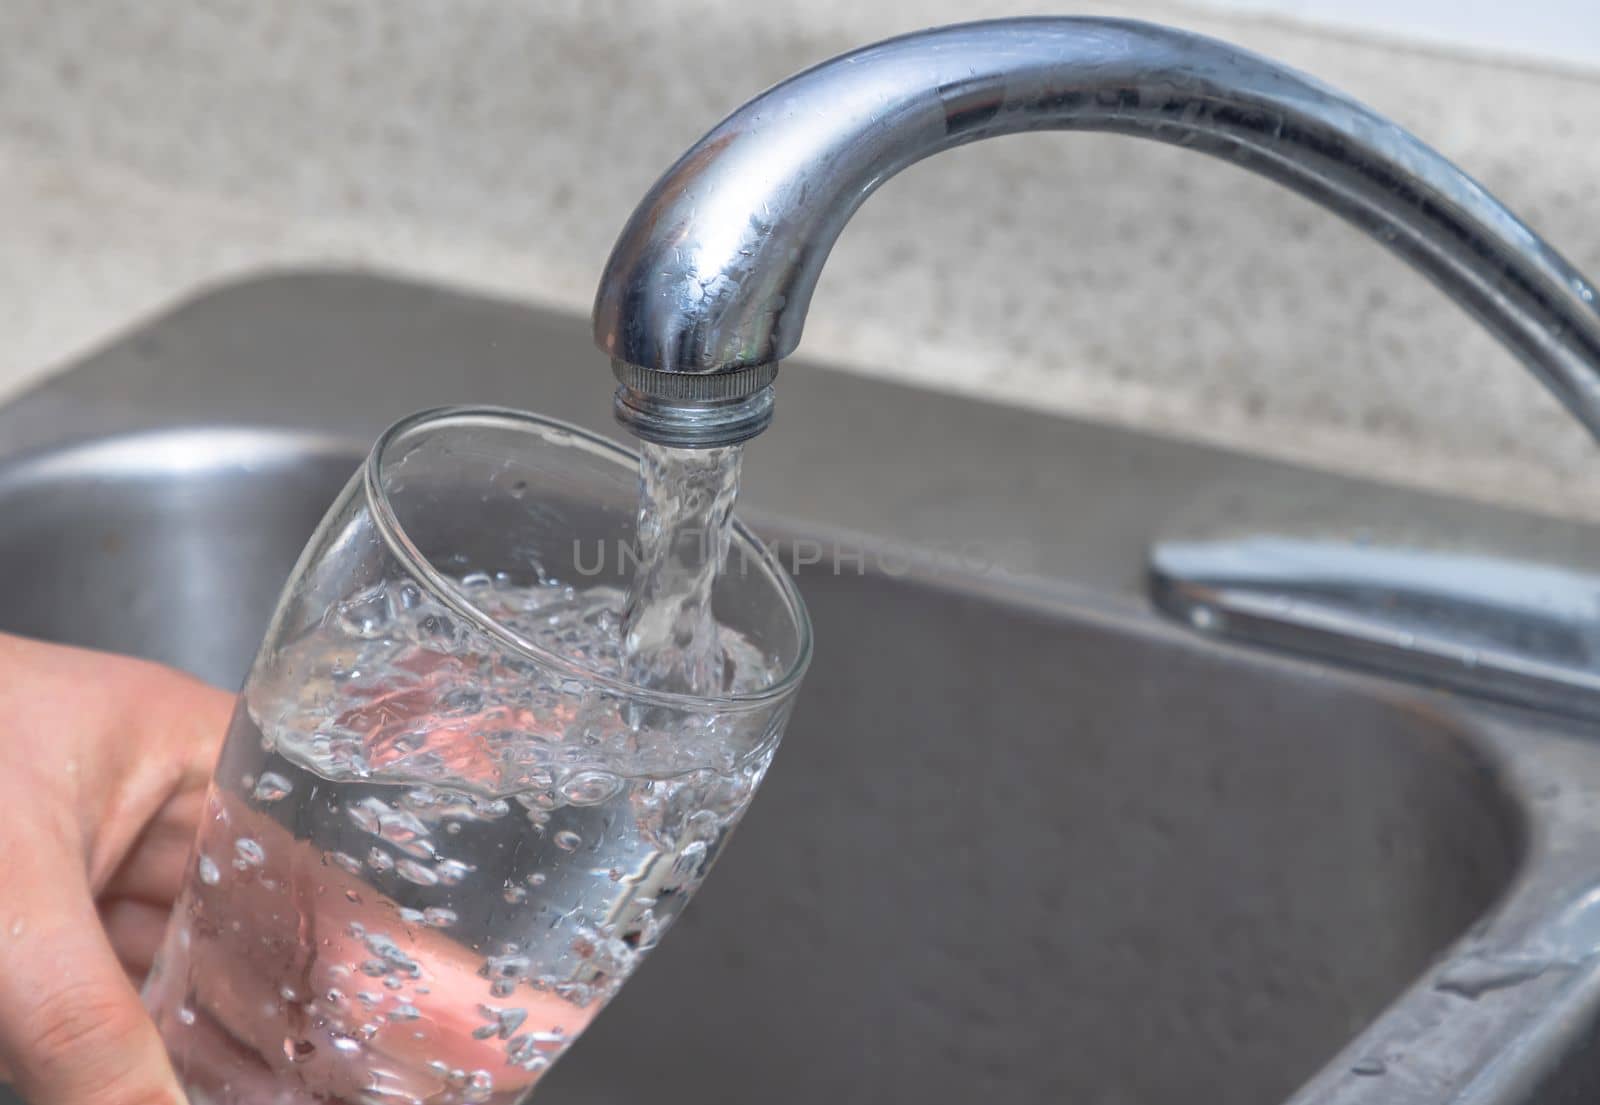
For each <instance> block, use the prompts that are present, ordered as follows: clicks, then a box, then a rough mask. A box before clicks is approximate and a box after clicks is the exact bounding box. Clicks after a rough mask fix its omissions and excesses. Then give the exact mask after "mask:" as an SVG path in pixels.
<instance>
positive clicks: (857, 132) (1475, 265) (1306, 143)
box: [594, 18, 1600, 447]
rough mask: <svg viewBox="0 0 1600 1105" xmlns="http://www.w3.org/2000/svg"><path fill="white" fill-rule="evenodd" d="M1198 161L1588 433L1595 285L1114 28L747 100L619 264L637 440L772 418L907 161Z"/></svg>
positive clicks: (1487, 222)
mask: <svg viewBox="0 0 1600 1105" xmlns="http://www.w3.org/2000/svg"><path fill="white" fill-rule="evenodd" d="M1046 129H1050V130H1090V131H1111V132H1115V133H1119V134H1128V135H1135V136H1139V137H1144V138H1154V139H1157V140H1159V141H1163V142H1170V143H1174V144H1176V145H1181V146H1188V147H1190V148H1192V149H1196V150H1200V151H1202V152H1205V153H1209V154H1212V155H1215V156H1218V157H1222V158H1225V159H1227V160H1229V161H1232V162H1234V163H1236V164H1238V165H1241V166H1243V167H1245V168H1248V169H1253V170H1255V171H1256V172H1258V173H1261V174H1262V175H1264V176H1267V177H1270V178H1272V179H1273V180H1276V181H1278V182H1280V183H1282V184H1285V185H1287V186H1288V187H1290V188H1293V189H1294V190H1295V191H1297V192H1300V193H1301V194H1303V195H1306V196H1308V197H1310V198H1311V199H1313V200H1315V201H1316V202H1318V203H1320V204H1322V205H1323V206H1324V207H1327V208H1329V209H1331V210H1333V211H1335V212H1337V213H1338V214H1340V215H1342V216H1344V217H1345V218H1346V219H1348V220H1349V221H1350V222H1352V223H1354V224H1355V225H1357V226H1359V227H1361V228H1362V229H1363V230H1365V231H1367V233H1369V234H1371V235H1372V236H1373V237H1375V238H1377V239H1378V240H1379V241H1381V242H1383V243H1384V244H1385V245H1387V246H1388V247H1389V248H1390V249H1391V250H1392V251H1394V252H1395V253H1397V254H1399V255H1400V256H1401V257H1402V258H1404V259H1405V260H1407V261H1408V262H1410V263H1411V264H1412V265H1413V266H1415V267H1416V268H1417V269H1418V270H1420V271H1421V272H1423V273H1425V274H1426V275H1427V276H1428V277H1430V278H1431V279H1432V280H1433V281H1434V282H1435V283H1436V284H1438V285H1439V286H1440V287H1441V288H1443V289H1444V290H1445V292H1446V293H1448V294H1449V295H1450V296H1451V297H1452V298H1453V299H1455V300H1456V301H1457V302H1458V303H1460V304H1461V305H1462V306H1463V307H1465V308H1466V309H1467V310H1468V311H1469V312H1471V313H1472V314H1473V315H1475V316H1476V317H1477V318H1478V320H1479V321H1480V322H1482V323H1483V324H1484V325H1485V326H1487V327H1488V328H1489V330H1490V331H1492V332H1493V333H1494V334H1495V335H1496V336H1497V337H1498V338H1499V339H1500V341H1501V342H1502V343H1503V344H1504V345H1505V346H1506V347H1507V348H1508V349H1510V350H1511V351H1512V352H1513V353H1515V354H1516V355H1517V357H1518V358H1519V359H1521V360H1522V362H1523V363H1524V364H1526V365H1527V366H1528V368H1529V369H1531V370H1532V371H1533V372H1534V374H1535V375H1537V376H1538V377H1539V378H1540V379H1541V380H1542V381H1544V383H1545V385H1546V386H1547V387H1549V388H1550V390H1551V391H1553V392H1554V393H1555V394H1556V396H1557V397H1558V398H1559V399H1560V400H1561V401H1562V402H1563V403H1564V404H1566V406H1567V407H1568V409H1570V410H1571V411H1572V413H1573V414H1574V415H1576V416H1577V417H1578V418H1579V419H1580V420H1581V421H1582V422H1583V423H1584V425H1585V426H1587V427H1588V428H1589V430H1590V432H1591V433H1593V434H1594V435H1595V436H1596V437H1597V438H1600V310H1597V306H1596V295H1597V293H1596V291H1595V289H1594V286H1593V285H1592V284H1591V283H1589V282H1588V281H1587V280H1585V279H1584V277H1583V276H1582V275H1581V274H1580V273H1578V272H1577V271H1576V270H1575V269H1574V268H1573V267H1572V266H1571V265H1570V264H1568V263H1567V262H1566V261H1565V260H1564V259H1563V258H1562V257H1561V256H1560V255H1558V254H1557V253H1556V252H1555V250H1553V249H1552V248H1551V247H1550V246H1548V245H1547V244H1545V243H1544V242H1543V241H1542V240H1541V239H1540V238H1539V237H1538V235H1536V234H1535V233H1534V232H1533V231H1532V230H1530V229H1529V228H1528V227H1527V226H1526V225H1525V224H1524V223H1522V222H1521V221H1520V220H1518V219H1517V218H1516V216H1514V215H1513V214H1511V212H1510V211H1508V210H1506V208H1505V207H1503V206H1502V205H1501V204H1500V203H1499V202H1498V201H1497V200H1495V199H1494V197H1492V196H1491V195H1489V193H1488V192H1486V191H1485V190H1484V189H1483V188H1482V187H1480V186H1479V185H1478V184H1477V183H1475V182H1474V181H1473V180H1472V179H1471V178H1470V177H1468V176H1467V175H1466V174H1465V173H1463V172H1462V171H1461V170H1460V169H1458V168H1456V167H1455V166H1454V165H1452V164H1451V163H1450V162H1449V161H1447V160H1445V159H1444V158H1443V157H1441V156H1440V155H1439V154H1437V153H1435V152H1434V151H1433V150H1432V149H1430V148H1428V147H1427V146H1425V145H1424V144H1423V143H1421V142H1420V141H1418V140H1417V139H1416V138H1414V137H1412V136H1411V135H1410V134H1409V133H1407V132H1406V131H1405V130H1403V129H1401V128H1400V127H1398V126H1396V125H1395V124H1394V123H1391V122H1389V121H1388V120H1386V119H1384V118H1383V117H1382V116H1379V115H1377V114H1375V113H1373V112H1372V111H1370V110H1369V109H1367V108H1365V107H1363V106H1361V105H1360V104H1358V103H1356V102H1355V101H1353V100H1351V99H1350V98H1348V97H1346V96H1344V95H1342V94H1340V93H1339V92H1336V91H1334V90H1333V89H1331V88H1328V87H1327V86H1325V85H1323V84H1321V83H1320V82H1318V81H1315V80H1313V79H1311V78H1309V77H1307V76H1305V75H1303V74H1300V73H1297V72H1295V71H1294V70H1292V69H1289V68H1287V67H1285V66H1282V65H1279V64H1277V63H1275V62H1272V61H1269V60H1267V59H1265V58H1261V57H1258V56H1256V55H1255V54H1252V53H1249V52H1247V51H1245V50H1241V49H1238V48H1236V47H1233V46H1229V45H1227V44H1225V43H1221V42H1217V41H1215V40H1212V39H1208V38H1204V37H1201V36H1199V35H1194V34H1189V33H1186V32H1183V31H1177V30H1173V29H1170V28H1166V27H1160V26H1155V25H1152V24H1148V23H1138V22H1131V21H1126V20H1116V19H1092V18H1040V19H1006V20H998V21H994V22H986V23H972V24H966V25H961V26H953V27H944V28H939V29H935V30H931V31H925V32H920V33H917V34H911V35H906V36H904V37H901V38H895V39H890V40H889V41H887V42H882V43H879V44H877V45H874V46H868V47H865V48H864V49H861V50H857V51H855V52H854V53H850V54H846V55H844V56H842V57H839V58H835V59H834V60H832V61H828V62H824V63H823V64H821V65H819V66H817V67H815V68H813V69H810V70H808V71H806V72H804V73H801V74H800V75H798V76H796V77H793V78H791V79H790V80H787V81H785V82H784V83H782V84H779V85H777V86H776V87H775V88H772V89H771V90H769V91H767V92H765V93H763V94H762V95H760V96H758V97H756V98H755V99H754V100H751V101H750V102H749V103H747V104H746V105H745V106H743V107H742V108H740V109H739V110H737V111H735V112H734V113H733V114H732V115H730V116H729V117H728V118H727V119H725V120H724V121H723V122H721V123H720V124H718V125H717V126H716V128H714V129H713V130H712V131H711V132H710V133H709V134H707V135H706V136H705V137H704V138H702V139H701V140H700V141H699V142H698V143H696V144H695V146H694V147H693V148H691V149H690V150H689V151H688V152H687V153H686V154H684V155H683V157H682V158H680V159H679V161H678V162H677V164H675V165H673V166H672V168H670V169H668V170H667V173H666V175H665V176H663V177H662V178H661V179H660V180H659V181H658V182H657V183H656V184H655V186H654V187H653V188H651V190H650V192H649V194H648V195H646V196H645V198H644V200H643V201H642V202H641V203H640V205H639V207H638V208H637V209H636V210H635V211H634V213H633V216H632V218H631V219H630V220H629V221H628V224H627V226H626V227H625V228H624V229H623V231H622V234H621V236H620V237H619V238H618V240H617V244H616V246H615V247H614V248H613V250H612V253H611V257H610V260H609V261H608V263H607V265H606V269H605V273H604V275H603V277H602V279H601V282H600V289H599V294H598V296H597V298H596V300H595V308H594V333H595V340H596V341H597V343H598V344H599V345H600V348H601V349H603V350H605V351H606V352H607V353H609V354H610V356H611V358H612V366H613V371H614V372H615V374H616V377H617V380H618V384H619V387H618V390H617V395H616V413H617V416H618V418H619V419H620V421H621V422H622V423H623V424H624V425H626V426H627V427H628V428H629V429H630V430H631V431H632V432H633V433H635V434H636V435H638V436H639V437H641V438H644V439H646V440H649V441H654V442H658V443H661V444H668V445H678V446H684V447H711V446H718V445H728V444H733V443H735V442H738V441H743V440H745V439H748V438H750V437H752V436H754V435H756V434H758V433H760V432H761V431H762V430H763V429H765V428H766V426H767V425H768V424H769V423H770V422H771V420H772V411H773V386H772V385H773V381H774V379H775V378H776V376H777V373H778V365H779V362H780V361H782V360H783V358H785V357H787V356H788V355H789V354H790V353H792V352H793V351H794V349H795V346H796V345H798V344H799V341H800V331H801V329H802V327H803V326H804V325H805V317H806V309H807V307H808V306H809V304H810V301H811V293H812V290H813V289H814V288H815V287H816V283H817V277H818V276H819V275H820V273H821V271H822V266H823V263H824V262H825V261H826V260H827V256H828V251H829V250H830V249H831V248H832V247H833V243H834V240H835V239H836V238H837V237H838V236H839V233H840V231H841V230H843V228H844V225H845V223H846V222H848V221H849V219H850V216H851V215H852V214H853V213H854V212H855V210H856V208H857V207H859V206H860V205H861V203H862V201H864V200H865V199H866V198H867V197H868V196H869V195H871V194H872V192H873V190H874V189H876V188H877V187H878V186H879V185H880V184H882V183H883V182H884V181H885V180H887V179H888V178H889V177H891V176H893V175H894V174H895V173H897V172H899V171H900V170H901V169H903V168H905V167H906V166H907V165H910V164H912V163H913V162H915V161H918V160H921V159H922V158H924V157H927V156H928V155H930V154H934V153H938V152H939V151H940V150H946V149H949V148H951V147H953V146H958V145H962V144H964V143H967V142H973V141H976V140H978V139H980V138H989V137H993V136H995V135H1003V134H1013V133H1016V132H1018V131H1027V130H1046Z"/></svg>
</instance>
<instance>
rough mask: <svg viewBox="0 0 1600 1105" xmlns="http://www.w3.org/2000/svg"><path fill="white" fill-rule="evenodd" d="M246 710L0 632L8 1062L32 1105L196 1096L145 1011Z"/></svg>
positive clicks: (2, 959) (178, 683)
mask: <svg viewBox="0 0 1600 1105" xmlns="http://www.w3.org/2000/svg"><path fill="white" fill-rule="evenodd" d="M232 705H233V696H232V695H229V694H227V693H225V692H223V691H219V690H217V689H215V688H213V687H209V686H206V685H205V684H204V683H201V682H200V681H199V680H196V679H193V678H191V677H189V676H186V675H182V674H180V673H178V672H175V671H172V670H170V669H167V668H163V667H161V666H159V665H156V664H151V663H147V662H144V661H139V660H133V659H129V658H126V657H120V656H112V655H109V654H106V653H98V652H91V651H88V650H85V649H75V648H67V647H63V646H59V645H50V644H44V643H41V642H37V641H30V640H26V639H24V638H20V637H13V636H7V635H0V717H4V718H5V727H4V730H3V731H0V754H3V757H4V762H5V764H6V768H5V770H4V771H3V772H0V810H3V816H0V856H3V857H4V859H5V863H4V867H3V868H0V870H3V872H4V874H3V875H0V880H3V884H0V885H3V890H0V1059H3V1060H4V1062H5V1064H6V1067H7V1070H8V1071H9V1075H10V1077H11V1078H12V1080H13V1081H14V1083H15V1085H16V1087H17V1089H18V1091H19V1092H20V1093H21V1094H22V1095H23V1096H24V1097H25V1098H27V1100H28V1101H29V1102H31V1103H32V1105H157V1103H159V1105H174V1103H176V1102H182V1101H183V1100H184V1096H183V1094H182V1092H181V1090H180V1089H179V1088H178V1084H177V1082H176V1080H175V1079H174V1077H173V1074H172V1070H171V1067H170V1065H169V1064H168V1062H167V1058H166V1052H165V1051H164V1050H163V1047H162V1043H161V1038H160V1036H159V1035H158V1034H157V1032H156V1029H155V1025H154V1024H153V1023H152V1021H151V1020H150V1018H149V1017H148V1016H147V1015H146V1013H145V1010H144V1008H143V1006H142V1005H141V1004H140V1002H139V995H138V990H137V980H138V979H140V978H142V977H143V976H144V974H145V973H146V972H147V971H148V970H149V968H150V963H151V960H152V959H153V958H154V956H155V953H156V950H157V948H158V947H159V945H160V941H161V934H162V931H163V929H164V927H165V925H166V919H167V915H168V912H169V911H170V909H171V907H172V902H173V899H174V898H175V897H176V896H177V893H178V890H179V888H180V886H181V884H182V880H183V876H184V869H185V864H186V861H187V857H188V854H189V848H190V845H191V843H192V842H193V839H194V834H195V828H196V825H197V822H198V820H199V817H200V814H201V809H202V804H203V802H204V796H205V788H206V783H207V781H208V779H209V778H210V775H211V768H212V763H213V761H214V760H215V759H216V752H217V747H218V744H219V743H220V741H221V739H222V736H223V733H224V731H225V730H226V729H227V724H228V717H229V713H230V711H231V710H232Z"/></svg>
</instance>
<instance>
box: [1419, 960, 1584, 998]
mask: <svg viewBox="0 0 1600 1105" xmlns="http://www.w3.org/2000/svg"><path fill="white" fill-rule="evenodd" d="M1556 966H1557V964H1556V963H1555V962H1553V961H1552V960H1550V959H1544V958H1532V957H1520V958H1519V957H1504V958H1501V957H1490V956H1468V957H1466V958H1464V959H1458V960H1456V961H1455V962H1453V963H1451V964H1449V965H1448V966H1446V967H1445V968H1444V970H1442V971H1440V972H1439V976H1438V977H1437V978H1436V979H1434V982H1433V988H1434V989H1435V990H1438V991H1440V992H1441V993H1445V994H1455V995H1456V996H1457V997H1463V998H1466V999H1467V1000H1468V1001H1476V1000H1478V999H1479V998H1480V997H1482V996H1483V995H1484V994H1487V993H1490V992H1492V991H1494V990H1504V989H1507V988H1508V987H1512V986H1519V985H1521V984H1522V983H1524V982H1529V981H1532V980H1533V979H1536V978H1538V977H1539V976H1540V975H1542V974H1544V973H1546V972H1547V971H1549V970H1551V969H1552V968H1554V967H1556Z"/></svg>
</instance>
